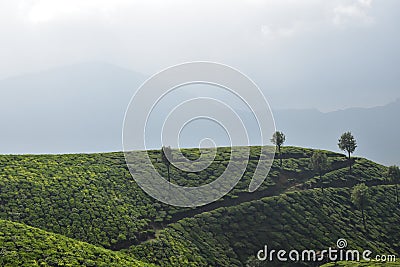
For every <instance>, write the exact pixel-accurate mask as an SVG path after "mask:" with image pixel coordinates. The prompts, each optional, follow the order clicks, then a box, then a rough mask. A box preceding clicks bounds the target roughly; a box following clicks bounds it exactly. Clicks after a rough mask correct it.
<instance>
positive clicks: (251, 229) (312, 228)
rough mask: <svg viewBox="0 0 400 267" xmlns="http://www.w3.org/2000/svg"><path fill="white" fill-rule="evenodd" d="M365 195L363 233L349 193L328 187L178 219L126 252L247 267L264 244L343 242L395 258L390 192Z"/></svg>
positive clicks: (397, 229)
mask: <svg viewBox="0 0 400 267" xmlns="http://www.w3.org/2000/svg"><path fill="white" fill-rule="evenodd" d="M369 190H370V194H371V198H370V202H371V206H369V207H368V208H367V209H366V212H365V213H366V214H367V229H364V228H363V225H362V223H361V212H360V211H359V210H357V209H356V208H355V207H354V206H353V205H352V203H351V201H350V189H347V188H346V189H343V188H328V189H325V190H324V193H322V192H321V190H319V189H313V190H306V191H293V192H288V193H284V194H281V195H279V196H274V197H265V198H262V199H260V200H255V201H251V202H246V203H242V204H240V205H237V206H233V207H228V208H219V209H216V210H213V211H211V212H207V213H203V214H201V215H196V216H195V217H194V218H186V219H183V220H181V221H179V222H177V223H174V224H171V225H169V226H168V227H167V228H165V229H164V230H163V231H161V232H160V233H159V234H158V238H156V239H154V240H150V241H148V242H145V243H143V244H142V245H140V246H135V247H133V248H132V249H131V251H132V252H133V253H134V254H135V255H137V256H138V257H139V258H142V259H146V260H147V261H149V262H155V263H157V264H160V265H162V266H172V265H173V266H176V265H177V264H176V263H175V261H176V259H179V261H180V262H181V263H183V262H185V261H186V262H190V263H193V264H194V265H196V266H242V265H244V264H246V263H249V264H251V266H253V264H254V265H255V263H257V262H258V260H256V259H255V257H254V255H255V253H256V252H257V251H259V250H260V249H263V247H264V245H268V246H269V247H270V249H276V250H280V249H284V250H286V251H290V250H293V249H296V250H299V251H302V250H306V249H315V250H322V249H325V248H326V249H328V248H329V247H335V245H336V241H337V240H338V239H340V238H345V239H346V240H347V241H348V243H349V246H348V248H349V249H357V250H359V251H360V252H362V251H363V250H366V249H369V250H371V251H373V252H374V255H376V254H385V255H398V254H399V252H400V242H399V240H400V224H399V222H400V210H399V208H398V207H397V205H396V203H395V200H396V195H395V188H394V186H373V187H370V189H369ZM292 264H293V263H292ZM184 265H185V264H181V266H184ZM276 265H277V266H281V265H282V263H276ZM262 266H263V265H262ZM268 266H270V265H268Z"/></svg>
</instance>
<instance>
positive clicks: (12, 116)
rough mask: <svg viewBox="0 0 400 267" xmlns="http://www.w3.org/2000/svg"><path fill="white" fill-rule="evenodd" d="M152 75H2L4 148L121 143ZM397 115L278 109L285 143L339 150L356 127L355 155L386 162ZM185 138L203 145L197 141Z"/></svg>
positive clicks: (94, 67)
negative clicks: (136, 98)
mask: <svg viewBox="0 0 400 267" xmlns="http://www.w3.org/2000/svg"><path fill="white" fill-rule="evenodd" d="M146 78H147V76H146V75H144V74H140V73H136V72H133V71H130V70H127V69H123V68H120V67H117V66H114V65H111V64H107V63H101V62H95V63H93V62H92V63H84V64H77V65H72V66H66V67H61V68H57V69H52V70H48V71H43V72H40V73H34V74H27V75H23V76H18V77H13V78H8V79H5V80H1V81H0V112H1V116H0V125H1V131H0V153H13V154H15V153H18V154H20V153H70V152H100V151H118V150H121V149H122V146H121V134H122V123H123V118H124V113H125V109H126V107H127V105H128V103H129V100H130V99H131V97H132V95H133V93H134V92H135V91H136V89H137V88H138V86H139V85H140V84H141V83H142V82H144V81H145V79H146ZM182 99H184V98H182ZM178 100H179V99H178ZM174 101H177V99H176V98H175V99H174ZM271 104H272V106H273V103H271ZM240 112H241V111H239V113H240ZM242 113H243V112H242ZM398 114H400V100H397V101H395V102H393V103H390V104H388V105H385V106H381V107H374V108H351V109H346V110H340V111H334V112H328V113H322V112H319V111H318V110H312V109H310V110H278V109H276V110H274V116H275V122H276V125H277V128H278V129H279V130H281V131H283V132H285V134H286V136H287V144H290V145H298V146H305V147H314V148H321V149H329V150H335V151H337V150H338V148H337V140H338V138H339V136H340V134H341V133H342V132H344V131H352V132H353V134H354V136H355V137H356V139H357V141H358V145H359V147H358V148H357V150H356V153H355V154H356V155H360V156H364V157H368V158H370V159H373V160H375V161H378V162H380V163H384V164H400V153H399V151H400V144H399V142H398V137H399V136H400V126H399V124H398ZM247 115H249V114H247ZM244 116H246V114H245V115H244ZM249 130H250V131H253V130H254V129H249ZM193 134H198V130H196V133H193ZM186 141H187V140H186ZM185 144H186V145H187V146H193V147H197V146H198V143H197V140H196V143H193V144H191V143H190V142H189V143H188V142H186V143H185ZM154 146H157V144H154Z"/></svg>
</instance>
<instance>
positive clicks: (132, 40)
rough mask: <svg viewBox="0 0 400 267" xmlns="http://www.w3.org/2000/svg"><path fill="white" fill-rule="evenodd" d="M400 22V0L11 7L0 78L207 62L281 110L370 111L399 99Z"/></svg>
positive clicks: (65, 0)
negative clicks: (234, 72)
mask: <svg viewBox="0 0 400 267" xmlns="http://www.w3.org/2000/svg"><path fill="white" fill-rule="evenodd" d="M399 22H400V1H398V0H379V1H377V0H329V1H326V0H301V1H299V0H264V1H262V0H248V1H236V0H202V1H188V0H171V1H166V0H140V1H137V0H136V1H131V0H112V1H111V0H109V1H106V0H79V1H78V0H2V1H0V59H1V60H0V79H5V78H7V77H11V76H18V75H22V74H25V73H31V72H40V71H43V70H47V69H52V68H56V67H60V66H65V65H70V64H76V63H80V62H95V61H100V62H107V63H110V64H114V65H116V66H120V67H123V68H126V69H129V70H133V71H136V72H139V73H142V74H144V75H147V76H149V75H151V74H153V73H155V72H158V71H159V70H161V69H164V68H166V67H168V66H171V65H174V64H178V63H181V62H187V61H193V60H207V61H216V62H220V63H224V64H228V65H231V66H233V67H235V68H237V69H239V70H241V71H243V72H244V73H245V74H247V75H248V76H250V77H251V78H252V79H253V80H254V81H255V82H256V83H257V84H258V85H259V86H260V87H261V88H262V90H263V91H264V93H265V94H266V95H267V98H268V99H269V101H270V102H271V103H272V106H274V107H276V108H283V109H284V108H316V109H319V110H322V111H332V110H337V109H344V108H349V107H371V106H377V105H384V104H387V103H389V102H391V101H394V100H395V99H396V98H398V97H400V90H399V85H400V73H399V72H400V66H399V64H400V56H399V52H398V48H399V47H400V35H399V34H398V26H399V25H400V23H399ZM0 90H1V88H0Z"/></svg>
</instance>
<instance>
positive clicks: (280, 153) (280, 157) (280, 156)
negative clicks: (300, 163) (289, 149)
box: [278, 146, 282, 168]
mask: <svg viewBox="0 0 400 267" xmlns="http://www.w3.org/2000/svg"><path fill="white" fill-rule="evenodd" d="M278 151H279V162H280V165H281V168H282V152H281V146H278Z"/></svg>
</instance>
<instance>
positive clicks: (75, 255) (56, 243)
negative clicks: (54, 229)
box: [0, 220, 153, 267]
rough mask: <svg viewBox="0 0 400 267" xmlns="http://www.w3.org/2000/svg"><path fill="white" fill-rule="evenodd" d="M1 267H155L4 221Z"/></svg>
mask: <svg viewBox="0 0 400 267" xmlns="http://www.w3.org/2000/svg"><path fill="white" fill-rule="evenodd" d="M0 252H1V253H0V266H104V267H108V266H115V267H117V266H121V267H126V266H132V267H140V266H153V265H152V264H145V263H142V262H140V261H138V260H136V259H134V258H132V257H131V256H129V255H126V254H123V253H120V252H116V251H110V250H107V249H104V248H100V247H96V246H94V245H90V244H87V243H84V242H80V241H77V240H74V239H71V238H67V237H65V236H62V235H58V234H53V233H49V232H46V231H43V230H40V229H37V228H33V227H30V226H26V225H24V224H20V223H15V222H10V221H4V220H0Z"/></svg>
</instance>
